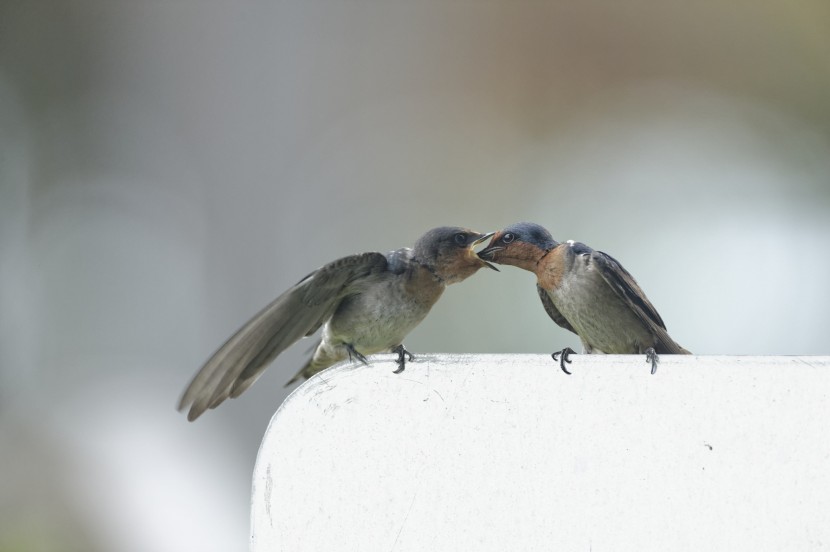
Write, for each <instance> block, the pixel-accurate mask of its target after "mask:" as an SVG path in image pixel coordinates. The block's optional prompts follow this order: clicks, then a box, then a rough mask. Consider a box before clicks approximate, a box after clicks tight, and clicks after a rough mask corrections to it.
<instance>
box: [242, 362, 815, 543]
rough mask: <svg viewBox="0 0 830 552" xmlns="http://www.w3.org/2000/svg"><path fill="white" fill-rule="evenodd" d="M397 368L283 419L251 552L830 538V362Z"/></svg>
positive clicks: (373, 372) (331, 389)
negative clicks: (652, 371)
mask: <svg viewBox="0 0 830 552" xmlns="http://www.w3.org/2000/svg"><path fill="white" fill-rule="evenodd" d="M391 359H392V356H391V355H388V356H386V355H384V356H375V357H373V358H372V364H371V365H370V366H362V365H353V364H342V365H338V366H336V367H334V368H332V369H330V370H327V371H325V372H323V373H322V374H321V375H320V376H318V377H315V378H313V379H311V380H309V381H308V382H306V383H305V384H304V385H302V386H301V387H299V388H298V389H297V390H296V391H295V392H294V393H293V394H292V395H290V396H289V397H288V398H287V399H286V400H285V402H284V403H283V404H282V406H281V407H280V408H279V410H278V411H277V413H276V414H275V415H274V418H273V419H272V421H271V424H270V426H269V428H268V431H267V434H266V436H265V439H264V440H263V443H262V447H261V449H260V452H259V458H258V460H257V466H256V470H255V474H254V482H253V499H252V500H253V501H252V522H251V525H252V550H254V551H257V552H260V551H266V550H268V551H271V550H286V551H288V550H291V551H306V550H315V551H316V550H319V551H326V552H329V551H334V550H336V551H351V550H355V551H357V550H359V551H361V552H365V551H374V550H379V551H380V550H382V551H384V552H390V551H395V552H401V551H415V550H418V551H429V550H451V551H460V550H475V551H489V550H492V551H504V550H585V551H589V550H592V551H595V552H596V551H602V550H614V551H619V550H637V551H647V550H660V551H665V550H672V551H676V550H724V551H727V550H728V551H735V550H752V551H760V550H770V551H773V550H775V551H777V550H816V549H826V548H828V547H830V431H828V429H829V427H830V399H828V391H829V390H830V357H706V356H703V357H689V356H685V357H684V356H669V355H663V356H662V357H661V363H660V366H659V368H658V370H657V374H656V375H654V376H652V375H650V374H649V366H648V365H647V364H646V362H645V357H644V356H643V357H640V356H601V355H591V356H588V355H574V357H573V364H571V366H570V368H571V371H572V372H573V375H572V376H567V375H565V374H563V373H562V372H561V371H560V370H559V367H558V365H556V364H554V363H553V361H552V360H551V359H550V357H549V356H546V355H439V356H427V355H421V356H419V357H418V359H417V360H416V361H415V362H413V363H410V364H408V366H407V369H406V371H405V372H404V373H403V374H401V375H395V374H393V373H392V370H393V369H394V363H393V362H392V361H391Z"/></svg>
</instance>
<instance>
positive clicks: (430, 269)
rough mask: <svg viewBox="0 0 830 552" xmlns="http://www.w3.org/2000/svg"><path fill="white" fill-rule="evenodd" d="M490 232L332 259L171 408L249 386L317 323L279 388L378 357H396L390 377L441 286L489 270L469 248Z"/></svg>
mask: <svg viewBox="0 0 830 552" xmlns="http://www.w3.org/2000/svg"><path fill="white" fill-rule="evenodd" d="M493 234H494V233H493V232H490V233H485V234H482V233H479V232H475V231H473V230H469V229H467V228H461V227H454V226H442V227H438V228H433V229H431V230H429V231H428V232H426V233H425V234H424V235H423V236H421V237H420V238H419V239H418V240H417V241H416V242H415V245H414V247H412V248H407V247H405V248H402V249H397V250H395V251H391V252H389V253H386V254H383V253H379V252H368V253H360V254H356V255H350V256H347V257H343V258H340V259H337V260H335V261H332V262H330V263H328V264H326V265H324V266H322V267H320V268H318V269H317V270H315V271H314V272H312V273H311V274H309V275H308V276H306V277H305V278H303V279H302V280H300V281H299V282H298V283H297V284H296V285H294V286H293V287H291V288H289V289H288V290H287V291H285V292H284V293H283V294H282V295H280V296H279V297H277V298H276V299H274V300H273V301H272V302H271V303H270V304H269V305H267V306H266V307H265V308H263V309H262V310H261V311H259V312H258V313H257V314H256V315H254V317H253V318H251V320H249V321H248V322H247V323H246V324H245V325H244V326H242V328H240V329H239V330H238V331H237V332H236V333H235V334H233V335H232V336H231V337H230V338H229V339H228V340H227V341H226V342H225V344H224V345H222V346H221V347H220V348H219V349H218V350H217V351H216V352H215V353H214V354H213V356H211V357H210V358H209V359H208V360H207V362H205V364H204V365H203V366H202V367H201V369H200V370H199V371H198V372H197V373H196V375H195V376H194V377H193V379H192V380H191V382H190V384H189V385H188V386H187V388H186V389H185V391H184V393H183V394H182V396H181V399H180V401H179V404H178V409H179V410H180V411H183V410H185V409H187V408H189V411H188V414H187V418H188V420H190V421H193V420H195V419H196V418H198V417H199V416H201V415H202V414H203V413H204V412H205V411H206V410H207V409H209V408H216V407H217V406H219V405H220V404H221V403H222V402H224V401H225V400H226V399H228V398H236V397H238V396H239V395H240V394H242V393H243V392H244V391H245V390H246V389H248V388H249V387H250V386H251V385H252V384H253V383H254V382H255V381H256V380H257V378H259V376H260V375H261V374H262V372H263V371H264V370H265V369H266V368H267V367H268V365H269V364H271V362H272V361H274V359H276V358H277V356H278V355H279V354H280V353H282V352H283V351H284V350H285V349H287V348H288V347H289V346H291V345H292V344H294V343H295V342H297V341H299V340H300V339H301V338H303V337H306V336H310V335H312V334H314V333H315V332H316V331H317V330H318V329H320V327H321V326H322V332H321V336H320V338H319V340H318V341H317V343H316V345H315V346H314V348H313V350H314V352H313V354H312V355H311V357H310V358H309V360H308V362H307V363H306V364H305V365H304V366H303V367H302V368H301V369H300V371H299V372H297V374H296V375H295V376H294V377H293V378H291V379H290V380H289V381H288V383H286V385H285V386H286V387H288V386H289V385H291V384H293V383H295V382H297V381H298V380H300V379H302V378H305V379H308V378H310V377H311V376H312V375H314V374H316V373H317V372H319V371H321V370H323V369H325V368H328V367H329V366H332V365H333V364H335V363H337V362H340V361H342V360H345V359H347V358H349V359H356V360H358V361H360V362H362V363H364V364H367V363H368V361H367V360H366V357H367V356H368V355H371V354H375V353H379V352H393V353H397V354H398V358H397V364H398V369H397V370H395V372H396V373H400V372H402V371H403V370H404V367H405V365H406V360H407V359H408V360H413V359H414V355H412V353H410V352H409V351H407V350H406V348H405V347H404V345H403V339H404V337H405V336H406V335H407V334H408V333H409V332H410V331H412V330H413V329H414V328H415V327H416V326H417V325H418V324H419V323H420V322H421V321H422V320H423V319H424V318H425V317H426V315H427V314H428V313H429V311H430V309H431V308H432V306H433V305H434V304H435V302H436V301H438V299H439V298H440V297H441V294H442V293H443V292H444V289H445V288H446V287H447V286H448V285H450V284H455V283H458V282H461V281H462V280H464V279H466V278H468V277H469V276H472V275H473V274H474V273H475V272H476V271H477V270H478V269H479V268H482V267H485V266H486V267H488V268H492V269H493V270H496V271H497V270H498V269H497V268H496V267H495V266H493V265H492V264H490V263H489V262H487V261H486V260H484V259H481V258H480V257H478V255H477V254H476V253H475V251H474V247H475V246H476V245H478V244H480V243H482V242H484V241H485V240H487V238H489V237H491V236H492V235H493Z"/></svg>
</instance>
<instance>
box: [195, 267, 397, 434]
mask: <svg viewBox="0 0 830 552" xmlns="http://www.w3.org/2000/svg"><path fill="white" fill-rule="evenodd" d="M386 269H387V261H386V257H385V256H384V255H383V254H382V253H362V254H360V255H352V256H349V257H343V258H342V259H338V260H336V261H333V262H331V263H329V264H327V265H325V266H323V267H321V268H319V269H317V270H316V271H314V272H312V273H311V274H309V275H308V276H306V277H305V278H303V279H302V280H300V281H299V282H298V283H297V285H295V286H294V287H292V288H290V289H289V290H287V291H286V292H285V293H283V294H282V295H280V296H279V297H277V298H276V299H274V301H272V302H271V304H269V305H268V306H266V307H265V308H264V309H262V310H261V311H259V312H258V313H257V314H256V315H255V316H254V317H253V318H252V319H251V320H249V321H248V322H247V323H246V324H245V325H244V326H242V328H240V329H239V331H237V332H236V333H235V334H234V335H233V336H231V337H230V339H228V341H226V342H225V344H224V345H222V346H221V347H220V348H219V350H218V351H216V352H215V353H214V354H213V356H212V357H210V359H208V361H207V362H206V363H205V364H204V366H202V368H201V369H200V370H199V372H198V373H197V374H196V376H195V377H194V378H193V380H192V381H191V382H190V385H188V387H187V389H186V390H185V392H184V394H183V395H182V398H181V400H180V401H179V410H183V409H185V408H187V407H188V406H190V411H189V412H188V415H187V418H188V419H189V420H195V419H196V418H198V417H199V416H200V415H201V414H202V413H203V412H204V411H205V410H207V409H208V408H215V407H216V406H218V405H219V404H221V403H222V401H224V400H225V399H227V398H229V397H238V396H239V395H240V394H241V393H242V392H243V391H245V390H246V389H247V388H248V387H250V386H251V385H252V384H253V383H254V381H256V379H257V378H258V377H259V376H260V375H261V374H262V372H263V371H264V370H265V368H266V367H267V366H268V364H270V363H271V361H273V360H274V359H275V358H276V357H277V355H279V354H280V353H282V352H283V351H284V350H285V349H287V348H288V347H290V346H291V345H292V344H294V342H296V341H297V340H299V339H300V338H302V337H303V336H306V335H310V334H312V333H314V332H315V331H316V330H317V329H318V328H319V327H320V326H321V325H322V324H323V323H324V322H325V321H326V320H327V319H328V318H330V317H331V315H332V314H333V313H334V310H335V309H336V308H337V305H338V304H339V303H340V301H341V300H342V299H343V297H346V296H348V295H350V294H351V293H354V292H355V289H356V285H355V282H356V281H357V280H359V279H360V278H362V277H365V276H368V275H369V274H372V273H377V272H382V271H385V270H386Z"/></svg>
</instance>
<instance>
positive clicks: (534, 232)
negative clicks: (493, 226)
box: [501, 222, 559, 250]
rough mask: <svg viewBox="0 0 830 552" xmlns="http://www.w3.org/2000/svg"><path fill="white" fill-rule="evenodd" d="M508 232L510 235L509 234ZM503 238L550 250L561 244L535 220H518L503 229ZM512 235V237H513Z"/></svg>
mask: <svg viewBox="0 0 830 552" xmlns="http://www.w3.org/2000/svg"><path fill="white" fill-rule="evenodd" d="M508 234H509V235H510V236H508ZM501 236H502V240H504V239H505V238H507V239H509V240H510V241H513V240H520V241H523V242H527V243H529V244H532V245H535V246H536V247H538V248H540V249H544V250H550V249H553V248H554V247H556V246H557V245H559V243H558V242H557V241H556V240H554V239H553V236H551V235H550V232H548V231H547V230H546V229H545V228H544V227H542V226H540V225H538V224H536V223H535V222H517V223H515V224H511V225H510V226H508V227H507V228H505V229H503V230H502V231H501ZM511 237H512V239H511Z"/></svg>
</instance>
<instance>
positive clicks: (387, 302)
mask: <svg viewBox="0 0 830 552" xmlns="http://www.w3.org/2000/svg"><path fill="white" fill-rule="evenodd" d="M433 303H434V301H433ZM431 307H432V303H429V304H425V303H423V302H419V301H418V300H417V299H413V298H412V297H410V296H408V295H407V294H405V293H402V292H400V291H399V290H398V288H397V287H396V286H380V287H379V288H378V289H377V290H371V291H368V292H365V293H363V294H361V295H358V296H354V297H351V298H349V299H346V300H345V301H343V303H341V305H340V307H339V308H338V309H337V312H335V313H334V316H332V318H331V320H330V321H329V322H328V324H327V325H326V328H325V330H324V340H327V341H329V342H330V344H331V345H335V346H336V345H341V344H342V345H345V344H350V345H351V346H353V347H354V348H355V349H357V350H358V351H359V352H360V353H362V354H364V355H371V354H374V353H379V352H384V351H388V350H389V349H391V348H392V347H395V346H397V345H399V344H400V343H401V342H402V341H403V339H404V337H406V335H407V334H408V333H409V332H410V331H412V330H413V329H414V328H415V326H417V325H418V324H419V323H420V322H421V321H422V320H423V319H424V317H426V315H427V313H428V312H429V310H430V308H431Z"/></svg>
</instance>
